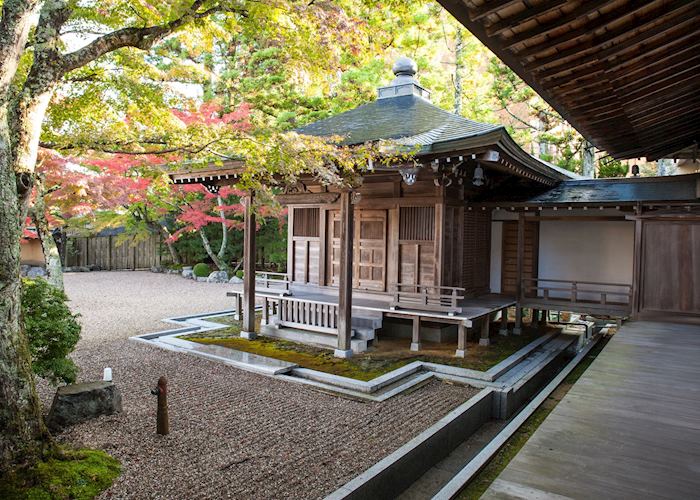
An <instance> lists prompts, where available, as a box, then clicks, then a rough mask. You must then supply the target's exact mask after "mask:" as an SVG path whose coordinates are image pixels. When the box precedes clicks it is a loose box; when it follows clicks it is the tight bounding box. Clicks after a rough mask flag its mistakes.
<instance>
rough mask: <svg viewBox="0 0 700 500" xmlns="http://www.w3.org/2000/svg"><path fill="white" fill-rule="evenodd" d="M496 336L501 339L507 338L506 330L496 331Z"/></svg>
mask: <svg viewBox="0 0 700 500" xmlns="http://www.w3.org/2000/svg"><path fill="white" fill-rule="evenodd" d="M498 334H499V335H500V336H502V337H507V336H508V330H498Z"/></svg>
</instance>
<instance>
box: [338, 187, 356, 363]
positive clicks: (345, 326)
mask: <svg viewBox="0 0 700 500" xmlns="http://www.w3.org/2000/svg"><path fill="white" fill-rule="evenodd" d="M353 210H354V209H353V206H352V191H350V190H343V191H342V192H341V193H340V276H339V277H338V347H337V349H336V350H335V356H336V357H338V358H349V357H350V356H352V349H351V347H350V339H351V338H352V251H353V248H352V247H353V234H354V231H353Z"/></svg>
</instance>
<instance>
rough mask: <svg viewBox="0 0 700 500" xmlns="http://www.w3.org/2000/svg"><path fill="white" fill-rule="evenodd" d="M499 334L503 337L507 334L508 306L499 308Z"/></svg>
mask: <svg viewBox="0 0 700 500" xmlns="http://www.w3.org/2000/svg"><path fill="white" fill-rule="evenodd" d="M498 334H499V335H503V336H504V337H505V336H506V335H508V308H507V307H504V308H503V309H501V328H500V329H499V330H498Z"/></svg>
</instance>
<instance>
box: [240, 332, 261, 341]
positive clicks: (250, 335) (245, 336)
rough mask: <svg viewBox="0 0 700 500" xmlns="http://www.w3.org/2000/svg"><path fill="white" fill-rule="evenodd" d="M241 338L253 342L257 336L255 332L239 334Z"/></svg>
mask: <svg viewBox="0 0 700 500" xmlns="http://www.w3.org/2000/svg"><path fill="white" fill-rule="evenodd" d="M241 338H242V339H246V340H255V339H256V338H258V334H257V333H255V332H241Z"/></svg>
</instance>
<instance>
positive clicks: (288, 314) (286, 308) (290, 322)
mask: <svg viewBox="0 0 700 500" xmlns="http://www.w3.org/2000/svg"><path fill="white" fill-rule="evenodd" d="M273 303H276V304H273ZM266 312H267V314H266ZM271 313H274V314H276V316H277V324H278V325H279V326H288V327H291V328H299V329H301V330H311V331H314V332H321V333H333V334H335V333H337V332H338V306H337V304H329V303H326V302H317V301H314V300H308V299H295V298H291V297H280V298H278V299H265V304H264V306H263V320H265V322H267V319H268V318H269V316H270V315H271Z"/></svg>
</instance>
